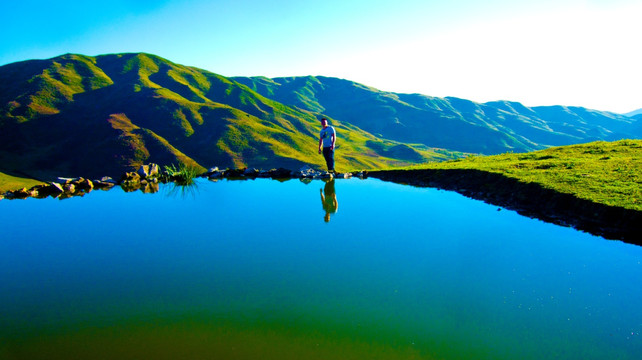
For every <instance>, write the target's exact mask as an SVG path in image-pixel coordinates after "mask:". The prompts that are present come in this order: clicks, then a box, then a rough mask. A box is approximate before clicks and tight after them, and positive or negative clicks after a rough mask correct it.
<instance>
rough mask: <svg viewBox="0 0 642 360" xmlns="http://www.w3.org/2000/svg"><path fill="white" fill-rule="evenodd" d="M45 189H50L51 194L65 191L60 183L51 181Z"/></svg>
mask: <svg viewBox="0 0 642 360" xmlns="http://www.w3.org/2000/svg"><path fill="white" fill-rule="evenodd" d="M47 190H48V191H50V192H51V193H52V194H61V193H63V192H65V189H63V188H62V185H60V184H58V183H56V182H52V183H50V184H49V187H47Z"/></svg>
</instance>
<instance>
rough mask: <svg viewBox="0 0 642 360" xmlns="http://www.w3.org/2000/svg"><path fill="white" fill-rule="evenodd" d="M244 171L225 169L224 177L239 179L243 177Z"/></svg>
mask: <svg viewBox="0 0 642 360" xmlns="http://www.w3.org/2000/svg"><path fill="white" fill-rule="evenodd" d="M245 170H246V169H227V170H225V176H227V177H241V176H244V175H243V173H244V172H245Z"/></svg>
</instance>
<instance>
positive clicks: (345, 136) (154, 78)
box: [0, 54, 459, 178]
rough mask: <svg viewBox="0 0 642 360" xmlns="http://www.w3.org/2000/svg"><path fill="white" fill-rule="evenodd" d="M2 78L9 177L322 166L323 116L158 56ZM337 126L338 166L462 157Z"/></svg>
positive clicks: (1, 149)
mask: <svg viewBox="0 0 642 360" xmlns="http://www.w3.org/2000/svg"><path fill="white" fill-rule="evenodd" d="M0 80H3V81H2V82H0V104H6V105H3V106H0V129H1V130H2V131H0V165H1V166H0V170H4V171H5V172H20V173H25V174H30V175H32V176H33V177H38V178H52V177H56V176H85V177H95V176H103V175H110V176H118V175H119V173H120V172H122V171H125V170H132V169H135V168H136V167H137V166H139V165H140V164H142V163H147V162H157V163H159V164H161V165H167V164H171V163H184V164H188V165H192V166H194V165H195V166H197V167H199V166H200V167H210V166H222V167H227V166H233V167H245V166H252V167H263V168H271V167H279V166H282V167H289V168H298V167H300V166H301V165H302V164H304V163H309V164H314V165H316V166H318V167H323V158H322V157H321V156H320V155H318V154H317V153H316V146H317V141H318V140H317V136H318V132H319V130H320V124H319V122H318V120H317V118H318V114H317V113H314V112H311V111H308V110H301V109H295V108H292V107H288V106H284V105H283V104H281V103H279V102H276V101H274V100H272V99H268V98H266V97H264V96H261V95H259V94H258V93H257V92H255V91H254V90H252V89H250V88H248V87H246V86H245V85H242V84H239V83H237V82H235V81H233V80H231V79H228V78H225V77H223V76H220V75H217V74H214V73H210V72H207V71H204V70H200V69H197V68H193V67H187V66H182V65H178V64H174V63H172V62H170V61H168V60H165V59H162V58H160V57H157V56H154V55H149V54H115V55H103V56H98V57H87V56H80V55H72V54H69V55H64V56H61V57H57V58H54V59H49V60H42V61H28V62H22V63H16V64H11V65H9V66H5V67H3V71H2V72H0ZM333 124H334V125H335V126H336V127H337V130H338V137H339V141H338V146H337V162H338V164H339V166H340V168H344V169H347V168H360V169H373V168H379V167H389V166H402V165H408V164H412V163H421V162H425V161H429V160H443V159H448V158H454V157H457V156H459V154H457V153H449V152H447V151H444V150H439V149H432V148H429V147H427V146H425V145H411V144H403V143H399V142H395V141H390V140H385V139H381V138H377V137H375V136H373V135H371V134H369V133H367V132H365V131H363V130H361V129H359V128H358V127H356V126H353V125H351V124H348V123H345V124H341V123H340V122H339V121H334V122H333ZM70 130H73V131H70ZM3 133H4V136H3Z"/></svg>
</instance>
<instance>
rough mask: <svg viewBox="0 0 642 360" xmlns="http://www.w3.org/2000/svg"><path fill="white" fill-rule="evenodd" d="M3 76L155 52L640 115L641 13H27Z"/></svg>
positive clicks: (282, 6) (404, 9)
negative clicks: (22, 66) (64, 61)
mask: <svg viewBox="0 0 642 360" xmlns="http://www.w3.org/2000/svg"><path fill="white" fill-rule="evenodd" d="M3 7H4V8H5V9H3V11H0V31H1V34H2V37H1V38H0V65H4V64H7V63H11V62H16V61H22V60H30V59H46V58H51V57H55V56H58V55H61V54H65V53H78V54H84V55H91V56H94V55H100V54H109V53H122V52H147V53H152V54H156V55H159V56H162V57H164V58H166V59H168V60H171V61H173V62H176V63H179V64H183V65H189V66H196V67H199V68H202V69H205V70H209V71H211V72H214V73H218V74H221V75H224V76H237V75H240V76H259V75H261V76H267V77H278V76H299V75H324V76H332V77H339V78H344V79H349V80H353V81H356V82H359V83H362V84H365V85H368V86H372V87H375V88H377V89H380V90H385V91H393V92H400V93H421V94H425V95H430V96H438V97H444V96H455V97H460V98H465V99H470V100H474V101H479V102H485V101H493V100H511V101H519V102H522V103H523V104H525V105H528V106H539V105H569V106H583V107H587V108H591V109H597V110H605V111H613V112H619V113H625V112H629V111H633V110H635V109H638V108H642V85H641V84H642V65H641V64H642V47H641V46H640V38H642V21H640V19H641V18H642V2H640V1H639V0H606V1H604V0H582V1H581V0H557V1H551V0H537V1H531V0H510V1H508V0H485V1H473V0H452V1H432V0H429V1H426V0H423V1H422V0H393V1H380V0H353V1H350V0H324V1H318V0H308V1H301V0H295V1H290V0H276V1H265V0H262V1H256V0H231V1H226V0H225V1H224V0H217V1H204V0H178V1H148V0H138V1H134V0H132V1H126V0H115V1H82V2H81V1H65V2H51V1H29V0H25V1H21V2H14V3H12V4H11V6H8V5H3Z"/></svg>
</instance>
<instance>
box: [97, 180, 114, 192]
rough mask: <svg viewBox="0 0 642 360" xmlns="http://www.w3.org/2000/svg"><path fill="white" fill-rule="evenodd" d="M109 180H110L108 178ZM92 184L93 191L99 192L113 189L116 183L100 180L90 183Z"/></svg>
mask: <svg viewBox="0 0 642 360" xmlns="http://www.w3.org/2000/svg"><path fill="white" fill-rule="evenodd" d="M109 179H111V178H109ZM92 184H93V185H94V189H99V190H101V189H111V188H112V187H114V185H116V182H115V181H113V180H112V181H109V182H108V181H102V180H94V181H92Z"/></svg>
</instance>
